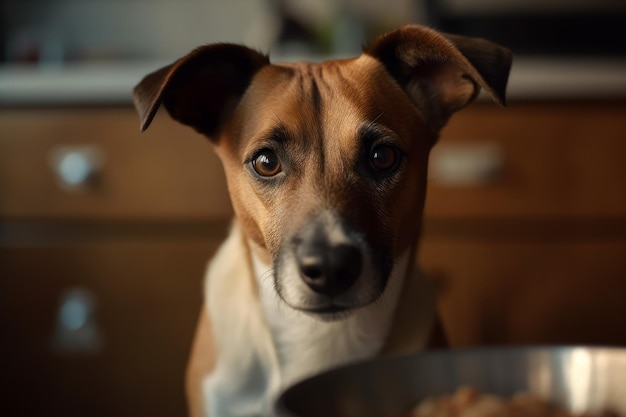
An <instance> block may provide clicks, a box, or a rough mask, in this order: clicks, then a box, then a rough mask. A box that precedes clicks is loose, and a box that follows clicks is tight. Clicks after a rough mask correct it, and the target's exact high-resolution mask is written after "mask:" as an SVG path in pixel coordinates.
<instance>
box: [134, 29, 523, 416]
mask: <svg viewBox="0 0 626 417" xmlns="http://www.w3.org/2000/svg"><path fill="white" fill-rule="evenodd" d="M511 63H512V54H511V52H510V51H509V50H508V49H506V48H503V47H501V46H499V45H496V44H494V43H492V42H490V41H487V40H484V39H476V38H468V37H463V36H458V35H446V34H442V33H439V32H437V31H435V30H433V29H430V28H427V27H424V26H419V25H407V26H403V27H401V28H399V29H397V30H394V31H391V32H389V33H387V34H384V35H382V36H380V37H378V38H377V39H375V40H374V41H373V42H372V43H371V44H370V45H369V46H366V47H365V48H364V50H363V54H362V55H361V56H359V57H356V58H352V59H343V60H331V61H326V62H322V63H308V62H297V63H279V64H272V63H270V61H269V58H268V56H266V55H264V54H261V53H259V52H256V51H254V50H252V49H249V48H246V47H244V46H239V45H234V44H211V45H207V46H203V47H200V48H197V49H195V50H194V51H192V52H191V53H189V54H188V55H186V56H185V57H183V58H181V59H179V60H178V61H176V62H174V63H173V64H171V65H169V66H167V67H164V68H162V69H160V70H157V71H156V72H154V73H151V74H149V75H147V76H146V77H145V78H144V79H143V80H142V81H141V82H140V83H139V84H138V85H137V86H136V87H135V89H134V92H133V99H134V103H135V106H136V108H137V110H138V113H139V115H140V119H141V129H142V131H143V130H145V129H146V128H148V126H149V125H150V123H151V121H152V119H153V117H154V116H155V114H156V112H157V110H158V108H159V107H160V105H164V106H165V108H166V109H167V111H168V112H169V114H170V116H171V117H172V118H173V119H175V120H177V121H178V122H180V123H182V124H184V125H188V126H190V127H192V128H194V129H195V130H196V131H197V132H199V133H201V134H202V135H204V136H206V137H208V139H209V140H210V141H211V142H212V143H213V144H214V149H215V150H216V152H217V155H218V156H219V158H220V160H221V162H222V164H223V167H224V170H225V174H226V180H227V185H228V190H229V193H230V196H231V200H232V205H233V208H234V212H235V220H234V222H233V225H232V228H231V230H230V234H229V236H228V237H227V239H226V241H225V242H224V243H223V245H222V246H221V247H220V249H219V250H218V252H217V254H216V255H215V256H214V258H213V260H212V261H211V263H210V265H209V268H208V271H207V277H206V281H205V282H206V284H205V305H204V308H203V311H202V314H201V317H200V320H199V324H198V329H197V333H196V338H195V341H194V347H193V349H192V354H191V359H190V365H189V369H188V373H187V390H188V399H189V402H190V410H191V414H192V415H209V416H211V417H222V416H267V415H272V414H273V413H274V410H273V402H274V400H275V399H276V397H277V395H278V394H279V393H280V392H281V390H283V389H284V388H285V387H287V386H289V385H290V384H293V383H295V382H297V381H299V380H301V379H303V378H306V377H308V376H311V375H313V374H315V373H318V372H321V371H323V370H327V369H329V368H332V367H336V366H339V365H342V364H346V363H350V362H354V361H358V360H363V359H366V358H371V357H375V356H379V355H389V354H401V353H410V352H418V351H420V350H422V349H425V348H426V347H427V346H428V344H429V339H430V338H431V336H432V334H433V331H434V329H435V328H436V323H437V315H436V311H435V310H436V308H435V304H436V303H435V291H434V289H433V287H432V285H431V284H430V281H429V280H427V279H425V278H424V276H423V275H422V274H421V273H420V271H419V269H418V268H417V267H416V266H415V256H416V252H417V248H418V243H419V237H420V234H421V226H422V210H423V206H424V199H425V195H426V183H427V167H428V156H429V151H430V149H431V148H432V146H433V145H434V144H435V143H436V141H437V138H438V135H439V131H440V130H441V128H442V127H443V126H444V125H445V124H446V122H447V121H448V119H449V118H450V116H451V115H452V114H453V113H454V112H456V111H458V110H460V109H462V108H463V107H465V106H467V105H468V104H469V103H471V102H472V101H473V100H474V99H475V98H476V96H477V95H478V93H479V91H480V90H481V89H483V90H484V91H486V93H487V94H488V95H489V96H491V98H492V99H493V100H495V101H496V102H497V103H499V104H501V105H505V104H506V103H505V90H506V85H507V81H508V75H509V71H510V67H511Z"/></svg>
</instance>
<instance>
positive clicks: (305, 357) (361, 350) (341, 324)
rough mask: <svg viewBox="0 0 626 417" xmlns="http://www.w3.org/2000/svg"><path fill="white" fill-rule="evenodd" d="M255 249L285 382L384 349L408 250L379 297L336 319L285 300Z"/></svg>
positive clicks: (260, 285)
mask: <svg viewBox="0 0 626 417" xmlns="http://www.w3.org/2000/svg"><path fill="white" fill-rule="evenodd" d="M251 253H252V255H251V256H252V267H253V273H254V276H255V278H256V282H257V284H258V288H259V296H260V298H261V305H262V309H263V311H264V314H265V317H266V320H267V323H268V326H269V328H270V332H271V334H272V339H273V341H274V344H275V348H276V354H277V357H278V362H279V366H280V371H281V381H282V384H281V385H283V386H285V385H287V384H290V383H293V382H295V381H297V380H300V379H302V378H305V377H307V376H310V375H312V374H315V373H317V372H320V371H323V370H325V369H328V368H330V367H333V366H336V365H341V364H345V363H348V362H353V361H357V360H361V359H365V358H370V357H373V356H376V355H377V354H379V353H380V352H381V350H382V349H383V346H384V345H385V341H386V339H387V337H388V335H389V330H390V328H391V324H392V321H393V318H394V313H395V311H396V306H397V304H398V300H399V298H400V293H401V292H402V288H403V286H404V281H405V279H406V275H407V273H408V272H409V270H410V269H411V268H410V267H409V265H410V260H411V259H412V256H410V255H411V254H410V252H409V251H407V252H406V253H404V254H402V255H401V256H400V257H399V258H398V260H397V262H396V264H395V266H394V268H393V271H392V274H391V277H390V279H389V282H388V284H387V285H388V287H387V289H386V290H385V292H384V294H383V296H382V297H381V298H380V299H379V300H378V301H376V302H375V303H373V304H371V305H369V306H366V307H363V308H361V309H359V310H358V311H355V312H353V313H352V314H351V315H350V316H349V317H347V318H345V319H343V320H338V321H331V322H324V321H321V320H319V319H316V318H314V317H311V316H309V315H308V314H306V313H302V312H300V311H296V310H293V309H292V308H290V307H289V306H287V305H286V304H285V303H283V302H282V301H281V299H280V297H279V296H278V294H277V293H276V290H275V289H274V282H273V271H272V268H271V266H269V265H267V264H266V263H264V262H263V261H262V260H261V259H260V257H259V256H258V255H255V254H254V252H253V251H252V252H251Z"/></svg>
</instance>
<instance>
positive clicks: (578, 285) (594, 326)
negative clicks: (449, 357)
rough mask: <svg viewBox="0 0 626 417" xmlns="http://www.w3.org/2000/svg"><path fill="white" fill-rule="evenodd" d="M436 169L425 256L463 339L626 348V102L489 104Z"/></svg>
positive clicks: (459, 123)
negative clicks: (600, 345) (500, 105)
mask: <svg viewBox="0 0 626 417" xmlns="http://www.w3.org/2000/svg"><path fill="white" fill-rule="evenodd" d="M459 149H460V150H461V151H459ZM455 158H456V159H455ZM455 161H456V162H457V165H454V162H455ZM449 165H452V166H453V167H454V166H457V169H459V170H460V172H452V173H449V172H447V171H446V170H449V169H453V168H449ZM458 166H461V168H458ZM430 168H431V174H430V175H431V180H430V184H429V187H430V188H429V190H428V196H427V203H426V221H425V232H424V239H423V243H422V247H421V253H420V262H421V264H422V265H423V266H424V268H425V269H426V270H427V271H428V272H429V273H430V274H431V276H433V277H434V278H435V279H438V280H439V284H440V288H441V299H440V308H441V312H442V315H443V319H444V323H445V325H446V327H447V329H448V332H449V336H450V340H451V343H452V344H453V346H468V345H470V346H471V345H482V344H546V343H551V344H555V343H557V344H561V343H570V344H571V343H575V344H613V345H626V303H624V302H623V301H622V300H623V298H624V296H626V185H625V184H626V103H624V102H619V103H618V102H612V103H598V102H594V103H589V102H578V103H549V102H542V103H515V102H513V104H511V106H510V107H509V108H507V109H500V108H497V107H495V106H492V105H487V104H482V103H477V104H474V105H473V106H471V107H470V108H469V109H467V110H465V111H462V112H460V113H459V114H457V115H456V116H455V117H454V118H453V119H452V120H451V122H450V124H449V125H448V126H447V127H446V128H445V129H444V131H443V133H442V137H441V140H440V142H439V143H438V144H437V146H436V148H435V149H434V151H433V154H432V158H431V166H430Z"/></svg>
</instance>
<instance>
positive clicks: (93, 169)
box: [51, 146, 104, 190]
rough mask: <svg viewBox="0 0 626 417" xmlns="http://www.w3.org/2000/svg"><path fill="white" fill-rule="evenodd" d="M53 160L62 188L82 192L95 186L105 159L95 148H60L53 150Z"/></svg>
mask: <svg viewBox="0 0 626 417" xmlns="http://www.w3.org/2000/svg"><path fill="white" fill-rule="evenodd" d="M51 159H52V165H53V169H54V171H55V173H56V176H57V179H58V180H59V183H60V184H61V186H62V187H63V188H65V189H68V190H80V189H85V188H89V187H91V186H93V185H94V184H95V181H96V179H97V177H98V174H99V172H100V169H101V168H102V163H103V159H104V158H103V156H102V152H101V151H100V149H98V148H96V147H94V146H60V147H57V148H55V149H53V151H52V152H51Z"/></svg>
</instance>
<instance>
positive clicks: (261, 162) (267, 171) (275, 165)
mask: <svg viewBox="0 0 626 417" xmlns="http://www.w3.org/2000/svg"><path fill="white" fill-rule="evenodd" d="M252 167H253V168H254V170H255V171H256V173H257V174H259V175H261V176H262V177H273V176H274V175H276V174H278V173H279V172H280V171H281V168H282V167H281V165H280V161H279V160H278V157H277V156H276V154H275V153H274V152H272V151H271V150H269V149H264V150H262V151H260V152H259V153H257V154H256V155H255V156H254V158H253V159H252Z"/></svg>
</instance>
